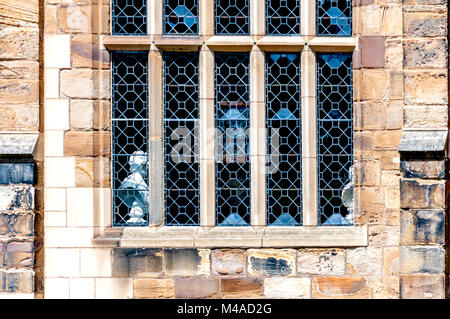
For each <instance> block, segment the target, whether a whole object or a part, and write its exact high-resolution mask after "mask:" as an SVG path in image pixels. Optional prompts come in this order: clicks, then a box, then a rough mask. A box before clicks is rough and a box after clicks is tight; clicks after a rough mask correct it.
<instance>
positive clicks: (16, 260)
mask: <svg viewBox="0 0 450 319" xmlns="http://www.w3.org/2000/svg"><path fill="white" fill-rule="evenodd" d="M33 264H34V244H33V242H32V241H11V242H9V243H8V244H7V246H6V253H5V258H4V260H3V266H4V267H7V268H10V267H12V268H31V267H33Z"/></svg>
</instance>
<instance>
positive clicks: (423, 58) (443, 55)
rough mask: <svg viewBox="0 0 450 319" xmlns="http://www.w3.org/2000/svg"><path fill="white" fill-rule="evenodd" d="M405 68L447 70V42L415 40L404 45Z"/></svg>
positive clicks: (441, 40)
mask: <svg viewBox="0 0 450 319" xmlns="http://www.w3.org/2000/svg"><path fill="white" fill-rule="evenodd" d="M403 48H404V56H405V67H407V68H433V69H445V68H446V67H447V49H448V48H447V41H446V40H444V39H439V40H431V39H430V40H428V39H427V40H414V41H405V42H404V44H403Z"/></svg>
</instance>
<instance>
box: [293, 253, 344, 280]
mask: <svg viewBox="0 0 450 319" xmlns="http://www.w3.org/2000/svg"><path fill="white" fill-rule="evenodd" d="M297 272H298V273H299V274H311V275H343V274H344V273H345V252H344V250H342V249H305V250H299V251H298V257H297Z"/></svg>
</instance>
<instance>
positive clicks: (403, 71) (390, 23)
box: [43, 0, 448, 298]
mask: <svg viewBox="0 0 450 319" xmlns="http://www.w3.org/2000/svg"><path fill="white" fill-rule="evenodd" d="M354 5H355V6H354V35H355V37H356V38H357V40H358V46H357V49H356V51H355V54H354V68H355V71H354V108H355V125H354V127H355V135H354V137H355V143H354V149H355V193H356V194H355V206H356V207H355V223H356V225H363V226H367V229H368V235H367V239H368V240H367V241H368V245H367V246H361V247H356V248H347V247H329V248H300V249H293V248H290V247H289V245H288V244H286V246H287V247H286V248H284V249H256V248H251V249H250V248H233V249H192V248H176V249H175V248H174V249H169V248H167V249H160V248H158V249H155V248H143V247H133V248H124V247H117V241H115V240H114V238H112V239H111V240H110V241H108V240H103V241H99V240H96V239H95V238H96V236H97V235H98V234H101V233H102V232H103V231H104V230H105V229H107V228H108V227H110V226H111V220H110V218H109V216H110V215H108V214H110V206H111V202H110V197H111V190H110V185H111V183H110V173H109V166H110V163H109V156H110V152H111V146H110V103H109V98H110V78H109V77H110V75H109V74H110V72H109V54H108V52H107V51H106V50H105V48H104V47H103V46H102V41H103V38H104V37H105V36H107V35H109V21H108V18H109V1H108V0H97V1H89V0H77V1H67V0H46V1H45V27H44V34H45V37H44V54H45V58H44V66H45V79H44V81H45V104H44V110H45V120H44V126H45V131H44V135H45V147H44V156H45V164H46V165H45V169H44V177H43V183H44V187H45V189H44V190H45V200H44V205H45V240H44V247H45V282H44V288H45V297H46V298H81V297H82V298H113V297H115V298H175V297H176V298H194V297H197V298H260V297H267V298H410V297H417V298H443V297H444V284H443V278H444V267H443V265H444V264H443V263H444V262H445V253H444V248H443V247H444V241H443V233H444V232H445V227H444V225H443V220H444V219H445V218H444V217H445V211H444V208H445V205H444V198H445V195H444V194H445V193H444V192H445V188H444V179H445V178H446V176H445V173H444V171H443V169H444V168H443V166H442V165H443V163H444V162H443V158H442V154H443V151H444V149H445V143H444V145H443V146H442V145H441V144H439V143H440V141H441V140H439V141H438V142H436V143H437V144H439V145H441V146H440V148H439V147H438V148H437V149H433V148H430V149H427V150H422V154H420V153H416V152H415V151H416V150H415V149H414V146H413V147H412V148H410V149H404V152H403V151H402V159H400V153H399V145H400V142H401V141H402V140H405V139H406V137H407V135H405V132H406V131H407V130H408V129H409V130H411V131H415V130H419V129H427V130H431V131H432V132H435V131H438V130H440V129H442V130H446V127H447V122H448V117H447V103H448V101H447V95H448V93H447V83H448V81H447V40H446V36H447V7H446V1H441V0H433V1H426V0H416V1H414V0H407V1H399V0H364V1H362V0H361V1H354ZM419 135H420V134H419ZM405 136H406V137H405ZM402 137H403V138H402ZM443 140H444V142H445V140H446V136H445V137H443ZM432 144H433V142H432ZM423 153H425V154H428V153H430V154H431V153H432V154H434V155H433V156H432V157H431V158H430V157H428V156H424V155H423ZM439 156H440V157H439ZM118 232H119V233H120V231H118Z"/></svg>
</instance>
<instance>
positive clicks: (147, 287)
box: [134, 279, 175, 298]
mask: <svg viewBox="0 0 450 319" xmlns="http://www.w3.org/2000/svg"><path fill="white" fill-rule="evenodd" d="M174 295H175V290H174V280H173V279H135V280H134V298H173V297H174Z"/></svg>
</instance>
